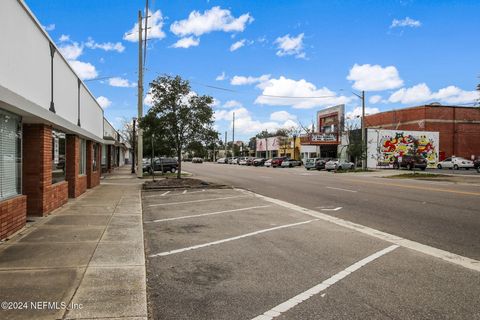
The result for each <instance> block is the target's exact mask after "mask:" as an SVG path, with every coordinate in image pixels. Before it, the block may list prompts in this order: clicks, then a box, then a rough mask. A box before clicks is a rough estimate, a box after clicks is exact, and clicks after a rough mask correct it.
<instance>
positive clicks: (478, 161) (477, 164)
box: [473, 158, 480, 173]
mask: <svg viewBox="0 0 480 320" xmlns="http://www.w3.org/2000/svg"><path fill="white" fill-rule="evenodd" d="M473 167H474V168H475V169H477V172H478V173H480V158H478V159H475V160H473Z"/></svg>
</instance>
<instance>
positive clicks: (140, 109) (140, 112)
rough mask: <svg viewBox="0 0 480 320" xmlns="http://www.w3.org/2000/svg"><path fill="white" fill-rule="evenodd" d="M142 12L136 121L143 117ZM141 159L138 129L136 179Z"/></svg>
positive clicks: (141, 150)
mask: <svg viewBox="0 0 480 320" xmlns="http://www.w3.org/2000/svg"><path fill="white" fill-rule="evenodd" d="M142 45H143V43H142V11H141V10H139V11H138V85H137V88H138V101H137V107H138V120H140V119H141V118H142V117H143V62H142ZM141 159H143V130H142V128H138V147H137V177H138V178H142V177H143V169H142V161H141Z"/></svg>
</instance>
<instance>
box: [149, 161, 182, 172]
mask: <svg viewBox="0 0 480 320" xmlns="http://www.w3.org/2000/svg"><path fill="white" fill-rule="evenodd" d="M153 168H154V170H155V171H162V168H163V172H164V173H165V172H172V173H174V172H175V171H177V168H178V161H177V160H176V159H174V158H155V159H154V161H153ZM143 171H144V172H145V171H147V172H150V173H151V172H152V166H151V163H147V164H146V165H144V166H143Z"/></svg>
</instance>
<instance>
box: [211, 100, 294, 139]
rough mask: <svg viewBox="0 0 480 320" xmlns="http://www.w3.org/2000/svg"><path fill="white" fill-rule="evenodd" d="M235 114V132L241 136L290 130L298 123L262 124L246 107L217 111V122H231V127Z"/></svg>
mask: <svg viewBox="0 0 480 320" xmlns="http://www.w3.org/2000/svg"><path fill="white" fill-rule="evenodd" d="M234 112H235V132H239V133H240V134H252V133H258V132H260V131H262V130H268V131H274V130H276V129H279V128H290V127H293V126H296V123H295V122H294V121H292V120H290V119H289V120H287V121H285V122H283V123H282V122H277V121H266V122H262V121H259V120H255V119H253V117H252V115H251V113H250V111H248V110H247V109H246V108H244V107H240V108H237V109H233V110H216V111H215V114H214V117H215V120H216V121H221V120H225V121H229V122H230V126H231V125H232V117H233V113H234Z"/></svg>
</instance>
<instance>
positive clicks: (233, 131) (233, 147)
mask: <svg viewBox="0 0 480 320" xmlns="http://www.w3.org/2000/svg"><path fill="white" fill-rule="evenodd" d="M234 157H235V112H234V113H233V127H232V158H234Z"/></svg>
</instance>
